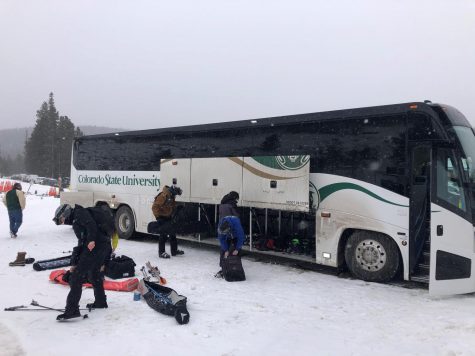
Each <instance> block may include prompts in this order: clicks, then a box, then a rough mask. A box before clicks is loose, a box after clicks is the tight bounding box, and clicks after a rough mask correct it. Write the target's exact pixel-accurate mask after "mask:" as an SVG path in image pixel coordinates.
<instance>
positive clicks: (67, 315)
mask: <svg viewBox="0 0 475 356" xmlns="http://www.w3.org/2000/svg"><path fill="white" fill-rule="evenodd" d="M81 316H82V315H81V313H80V312H79V310H75V311H73V312H67V311H66V312H64V313H63V314H59V315H58V316H57V317H56V320H57V321H64V320H69V319H74V318H79V317H81Z"/></svg>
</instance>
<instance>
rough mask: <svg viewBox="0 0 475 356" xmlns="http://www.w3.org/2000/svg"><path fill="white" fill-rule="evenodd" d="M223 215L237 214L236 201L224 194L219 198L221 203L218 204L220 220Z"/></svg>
mask: <svg viewBox="0 0 475 356" xmlns="http://www.w3.org/2000/svg"><path fill="white" fill-rule="evenodd" d="M225 216H237V217H239V213H238V211H237V201H236V200H235V199H233V198H232V197H230V196H229V194H226V195H225V196H224V197H223V199H221V204H220V205H219V219H220V220H221V219H222V218H224V217H225Z"/></svg>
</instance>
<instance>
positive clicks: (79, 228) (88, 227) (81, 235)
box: [72, 205, 110, 246]
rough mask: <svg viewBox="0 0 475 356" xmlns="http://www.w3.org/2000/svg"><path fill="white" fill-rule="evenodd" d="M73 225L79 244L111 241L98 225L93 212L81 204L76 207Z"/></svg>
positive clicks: (85, 244)
mask: <svg viewBox="0 0 475 356" xmlns="http://www.w3.org/2000/svg"><path fill="white" fill-rule="evenodd" d="M72 225H73V230H74V233H75V234H76V237H77V238H78V246H87V245H88V244H89V242H92V241H94V242H95V243H96V244H100V243H107V242H110V238H109V237H107V236H106V235H104V233H103V232H102V231H101V230H99V228H98V227H97V223H96V221H95V220H94V218H93V217H92V215H91V213H90V212H89V211H88V210H87V209H85V208H83V207H82V206H80V205H76V207H75V208H74V213H73V220H72Z"/></svg>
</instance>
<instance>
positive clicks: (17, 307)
mask: <svg viewBox="0 0 475 356" xmlns="http://www.w3.org/2000/svg"><path fill="white" fill-rule="evenodd" d="M21 308H28V307H27V306H26V305H17V306H15V307H8V308H5V309H3V310H5V311H15V310H18V309H21Z"/></svg>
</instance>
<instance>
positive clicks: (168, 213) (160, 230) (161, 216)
mask: <svg viewBox="0 0 475 356" xmlns="http://www.w3.org/2000/svg"><path fill="white" fill-rule="evenodd" d="M181 193H182V190H181V188H180V187H177V186H175V185H172V186H171V187H169V186H167V185H165V186H164V187H163V189H162V191H161V192H160V193H159V194H158V195H157V196H156V197H155V199H154V201H153V205H152V212H153V216H155V219H156V220H157V221H156V223H155V225H156V226H155V227H154V228H153V231H150V232H152V233H156V234H159V237H158V257H160V258H170V255H169V254H168V253H166V252H165V242H166V241H167V239H168V238H169V239H170V253H171V255H172V256H177V255H183V254H184V253H185V252H184V251H182V250H179V249H178V242H177V239H176V234H175V229H174V226H173V225H174V218H175V214H176V212H177V211H176V210H177V206H176V202H175V197H176V196H177V195H181Z"/></svg>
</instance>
